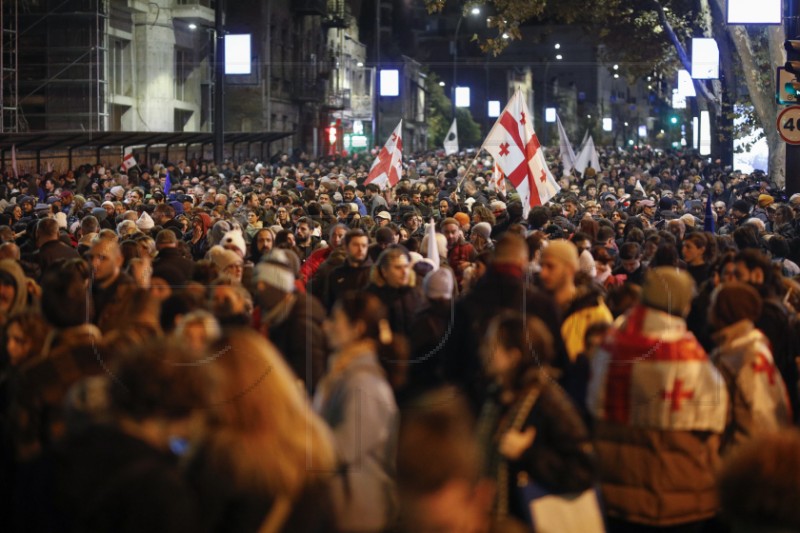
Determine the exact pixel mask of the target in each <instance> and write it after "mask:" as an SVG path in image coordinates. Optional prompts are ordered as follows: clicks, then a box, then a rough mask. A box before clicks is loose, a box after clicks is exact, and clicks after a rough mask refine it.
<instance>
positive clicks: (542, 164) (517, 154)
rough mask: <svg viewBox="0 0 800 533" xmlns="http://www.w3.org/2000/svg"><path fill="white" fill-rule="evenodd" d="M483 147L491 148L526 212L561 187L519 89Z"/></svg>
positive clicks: (543, 202) (493, 155)
mask: <svg viewBox="0 0 800 533" xmlns="http://www.w3.org/2000/svg"><path fill="white" fill-rule="evenodd" d="M482 148H483V149H485V150H486V151H487V152H489V153H490V154H491V155H492V157H493V158H494V161H495V163H496V164H497V166H498V167H499V168H500V170H501V171H502V172H503V174H505V175H506V178H508V181H510V182H511V184H512V185H513V186H514V188H515V189H516V190H517V193H519V197H520V200H521V202H522V211H523V216H525V217H527V216H528V212H529V211H530V209H531V208H532V207H535V206H538V205H543V204H545V203H547V202H548V201H549V200H550V199H551V198H552V197H553V196H555V195H556V194H558V191H560V190H561V187H559V185H558V183H557V182H556V180H555V178H554V177H553V175H552V174H551V173H550V169H548V168H547V163H546V161H545V159H544V152H543V150H542V147H541V145H540V144H539V139H538V137H536V133H535V132H534V131H533V124H532V123H531V114H530V112H529V111H528V106H527V105H526V104H525V101H524V100H523V98H522V93H521V92H520V91H517V92H516V93H514V96H513V97H512V98H511V100H510V101H509V102H508V105H506V108H505V109H504V110H503V112H502V113H501V114H500V117H499V118H498V119H497V122H495V124H494V126H493V127H492V130H491V131H490V132H489V135H488V136H487V137H486V140H485V141H483V146H482Z"/></svg>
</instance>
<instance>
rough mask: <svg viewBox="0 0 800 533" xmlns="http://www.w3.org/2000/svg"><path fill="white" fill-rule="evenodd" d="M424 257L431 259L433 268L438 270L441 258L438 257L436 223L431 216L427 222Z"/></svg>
mask: <svg viewBox="0 0 800 533" xmlns="http://www.w3.org/2000/svg"><path fill="white" fill-rule="evenodd" d="M425 253H426V257H427V258H428V259H430V260H431V261H433V264H434V267H433V269H434V270H439V265H440V264H441V259H440V258H439V243H438V242H437V241H436V224H434V222H433V218H431V221H430V222H429V223H428V249H427V250H426V251H425Z"/></svg>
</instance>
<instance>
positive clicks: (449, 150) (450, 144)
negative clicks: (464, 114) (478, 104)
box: [444, 119, 458, 155]
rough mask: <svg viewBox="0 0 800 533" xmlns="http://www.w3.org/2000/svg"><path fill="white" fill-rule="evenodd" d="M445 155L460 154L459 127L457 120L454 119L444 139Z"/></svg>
mask: <svg viewBox="0 0 800 533" xmlns="http://www.w3.org/2000/svg"><path fill="white" fill-rule="evenodd" d="M444 153H445V154H446V155H451V154H457V153H458V126H457V125H456V119H453V124H452V125H451V126H450V130H449V131H448V132H447V135H445V137H444Z"/></svg>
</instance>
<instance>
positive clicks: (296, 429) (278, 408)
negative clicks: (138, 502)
mask: <svg viewBox="0 0 800 533" xmlns="http://www.w3.org/2000/svg"><path fill="white" fill-rule="evenodd" d="M208 354H209V355H208V357H207V358H206V359H203V360H199V361H197V364H198V365H212V366H213V367H215V370H216V371H217V372H218V373H219V380H220V382H219V385H218V387H217V394H216V396H217V398H216V402H215V405H213V406H211V409H212V418H213V420H214V422H212V424H211V427H210V428H209V431H208V432H207V435H208V436H207V438H206V440H205V442H204V444H203V445H202V446H201V447H200V449H199V450H198V452H197V454H196V455H195V456H194V457H193V458H192V459H190V461H189V466H188V471H187V474H188V476H189V479H190V480H191V481H192V483H193V484H194V485H195V487H196V488H197V492H198V495H199V498H200V508H201V509H202V510H203V513H204V514H203V516H202V519H203V523H205V524H207V526H208V527H207V531H226V532H229V531H236V532H256V531H260V530H264V531H273V532H277V531H287V532H289V531H291V532H295V531H298V532H308V531H314V532H316V531H319V532H324V531H331V530H332V529H334V527H333V524H332V517H333V510H332V509H333V507H332V504H331V500H330V493H329V486H328V482H329V479H330V476H331V475H332V473H333V472H334V469H335V454H334V448H333V446H332V441H331V436H330V432H329V431H328V430H327V428H326V427H325V424H324V423H323V422H322V420H320V418H319V417H318V416H317V415H315V414H314V412H313V411H312V409H311V407H310V405H309V403H308V400H307V398H306V396H305V394H304V393H303V389H302V387H301V386H299V385H298V380H297V377H296V376H294V374H292V371H291V370H290V369H289V367H288V365H287V364H286V363H285V362H284V360H283V358H282V357H281V355H280V354H279V353H278V351H277V350H276V349H275V347H274V346H273V345H272V344H270V343H269V342H268V341H266V340H265V339H264V338H263V337H262V336H261V335H259V334H258V333H257V332H255V331H254V330H252V329H250V328H232V329H230V330H228V331H225V332H224V333H223V336H222V337H221V338H219V339H218V340H217V341H216V342H214V343H212V345H211V347H210V350H209V351H208ZM190 371H191V368H187V372H190ZM262 528H263V529H262Z"/></svg>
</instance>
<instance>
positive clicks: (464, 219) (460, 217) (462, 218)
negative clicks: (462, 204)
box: [453, 211, 469, 226]
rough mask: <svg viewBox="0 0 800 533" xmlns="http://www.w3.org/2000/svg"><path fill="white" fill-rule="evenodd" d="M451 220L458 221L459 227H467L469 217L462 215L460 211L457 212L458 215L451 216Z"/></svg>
mask: <svg viewBox="0 0 800 533" xmlns="http://www.w3.org/2000/svg"><path fill="white" fill-rule="evenodd" d="M453 218H454V219H456V220H457V221H458V224H459V226H468V225H469V215H468V214H466V213H462V212H461V211H459V212H458V213H456V214H455V215H453Z"/></svg>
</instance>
